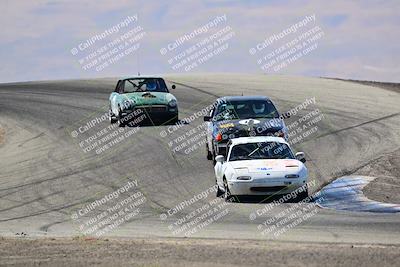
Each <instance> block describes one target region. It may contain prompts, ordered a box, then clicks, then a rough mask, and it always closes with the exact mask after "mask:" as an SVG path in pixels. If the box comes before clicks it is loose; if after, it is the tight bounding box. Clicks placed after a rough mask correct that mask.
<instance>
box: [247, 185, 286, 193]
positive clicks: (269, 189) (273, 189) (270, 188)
mask: <svg viewBox="0 0 400 267" xmlns="http://www.w3.org/2000/svg"><path fill="white" fill-rule="evenodd" d="M286 188H287V186H257V187H250V190H251V191H254V192H278V191H280V190H283V189H286Z"/></svg>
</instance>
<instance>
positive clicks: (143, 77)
mask: <svg viewBox="0 0 400 267" xmlns="http://www.w3.org/2000/svg"><path fill="white" fill-rule="evenodd" d="M131 79H162V78H161V77H156V76H136V77H126V78H122V79H120V80H121V81H125V80H131Z"/></svg>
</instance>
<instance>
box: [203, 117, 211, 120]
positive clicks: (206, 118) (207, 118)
mask: <svg viewBox="0 0 400 267" xmlns="http://www.w3.org/2000/svg"><path fill="white" fill-rule="evenodd" d="M203 119H204V121H210V120H211V117H210V116H204V118H203Z"/></svg>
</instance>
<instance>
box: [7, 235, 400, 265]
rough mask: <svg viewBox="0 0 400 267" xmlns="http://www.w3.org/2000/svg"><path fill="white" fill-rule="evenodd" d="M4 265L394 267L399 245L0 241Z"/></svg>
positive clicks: (189, 241) (250, 242) (182, 240)
mask: <svg viewBox="0 0 400 267" xmlns="http://www.w3.org/2000/svg"><path fill="white" fill-rule="evenodd" d="M0 241H1V242H0V265H1V266H7V265H13V266H25V267H26V266H38V265H40V266H89V265H97V266H267V265H269V264H267V263H268V262H270V263H271V264H270V265H271V266H353V265H355V264H356V263H357V265H362V266H378V265H380V266H398V262H399V260H400V247H398V246H379V245H374V246H370V245H349V244H347V245H339V244H319V243H283V242H271V241H232V240H210V239H158V240H155V239H146V240H144V239H133V240H132V239H131V240H114V239H110V240H107V239H105V240H95V239H86V240H85V239H82V238H79V239H27V238H14V239H10V238H2V239H1V238H0Z"/></svg>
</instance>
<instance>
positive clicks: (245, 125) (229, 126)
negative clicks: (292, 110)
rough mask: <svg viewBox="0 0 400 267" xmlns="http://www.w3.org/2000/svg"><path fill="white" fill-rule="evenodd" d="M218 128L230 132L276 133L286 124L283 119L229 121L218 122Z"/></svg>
mask: <svg viewBox="0 0 400 267" xmlns="http://www.w3.org/2000/svg"><path fill="white" fill-rule="evenodd" d="M217 126H218V128H220V129H226V130H227V131H228V132H229V131H234V130H235V129H243V130H247V131H248V130H249V129H250V130H251V129H253V130H254V131H257V132H260V133H261V132H276V131H279V130H281V129H282V128H283V127H284V123H283V121H282V120H281V119H279V118H276V119H263V118H257V119H251V118H250V119H239V120H229V121H227V120H226V121H221V122H217Z"/></svg>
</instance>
